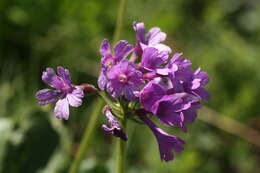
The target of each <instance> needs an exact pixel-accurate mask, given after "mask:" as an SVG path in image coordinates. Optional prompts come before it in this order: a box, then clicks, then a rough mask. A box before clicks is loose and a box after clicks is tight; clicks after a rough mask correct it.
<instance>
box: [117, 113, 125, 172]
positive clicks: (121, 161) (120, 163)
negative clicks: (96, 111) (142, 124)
mask: <svg viewBox="0 0 260 173" xmlns="http://www.w3.org/2000/svg"><path fill="white" fill-rule="evenodd" d="M126 122H127V121H126V117H125V116H124V119H123V120H121V126H122V128H123V129H124V130H125V132H126ZM125 160H126V142H125V141H123V140H122V139H120V138H116V173H124V170H125Z"/></svg>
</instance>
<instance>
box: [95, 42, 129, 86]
mask: <svg viewBox="0 0 260 173" xmlns="http://www.w3.org/2000/svg"><path fill="white" fill-rule="evenodd" d="M113 50H114V55H113V54H112V52H111V48H110V44H109V42H108V40H106V39H105V40H104V41H103V43H102V44H101V47H100V54H101V56H102V58H101V66H102V70H101V72H100V75H99V78H98V86H99V88H100V89H103V90H104V89H105V88H106V84H107V77H106V73H107V71H108V70H109V69H110V68H111V67H113V66H114V65H116V64H117V63H118V62H120V61H121V60H122V59H124V58H125V57H127V56H128V55H129V54H130V53H131V52H132V51H133V46H131V45H130V44H128V42H127V41H125V40H121V41H119V42H117V44H116V45H115V46H114V49H113Z"/></svg>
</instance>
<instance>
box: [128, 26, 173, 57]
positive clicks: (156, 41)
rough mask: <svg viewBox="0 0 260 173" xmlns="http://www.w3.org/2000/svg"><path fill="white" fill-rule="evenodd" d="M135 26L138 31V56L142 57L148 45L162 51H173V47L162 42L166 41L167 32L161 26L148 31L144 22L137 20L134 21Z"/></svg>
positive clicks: (136, 51)
mask: <svg viewBox="0 0 260 173" xmlns="http://www.w3.org/2000/svg"><path fill="white" fill-rule="evenodd" d="M133 28H134V30H135V32H136V47H135V53H136V55H137V56H139V57H141V56H142V54H143V50H144V49H145V48H146V47H154V48H156V49H158V50H159V51H160V52H166V53H168V54H169V53H171V48H170V47H168V46H166V45H164V44H162V43H161V42H163V41H165V39H166V34H165V33H164V32H162V31H161V29H160V28H158V27H153V28H151V29H150V30H149V31H148V32H146V30H145V26H144V23H137V22H134V23H133Z"/></svg>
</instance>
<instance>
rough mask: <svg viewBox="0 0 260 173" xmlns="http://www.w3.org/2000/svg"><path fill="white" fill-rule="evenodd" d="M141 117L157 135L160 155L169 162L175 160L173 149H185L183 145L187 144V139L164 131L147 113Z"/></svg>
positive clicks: (177, 150) (178, 150) (176, 150)
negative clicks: (184, 139)
mask: <svg viewBox="0 0 260 173" xmlns="http://www.w3.org/2000/svg"><path fill="white" fill-rule="evenodd" d="M140 118H141V119H142V120H143V121H144V122H145V123H146V125H148V127H149V128H150V129H151V130H152V132H153V134H154V136H155V137H156V139H157V143H158V146H159V150H160V156H161V159H162V160H163V161H166V162H167V161H170V160H173V158H174V155H173V151H174V152H181V151H183V145H184V144H185V141H183V140H182V139H180V138H178V137H177V136H172V135H170V134H168V133H166V132H164V131H163V130H162V129H160V128H159V127H157V126H156V125H155V124H154V123H153V122H152V121H151V120H150V119H149V118H148V117H146V116H145V115H142V116H140Z"/></svg>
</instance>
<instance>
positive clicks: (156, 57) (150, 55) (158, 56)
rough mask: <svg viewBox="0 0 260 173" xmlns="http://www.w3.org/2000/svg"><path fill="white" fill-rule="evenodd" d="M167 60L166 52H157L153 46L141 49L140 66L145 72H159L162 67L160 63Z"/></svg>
mask: <svg viewBox="0 0 260 173" xmlns="http://www.w3.org/2000/svg"><path fill="white" fill-rule="evenodd" d="M167 60H168V54H167V53H165V52H159V51H158V50H157V49H156V48H154V47H147V48H145V49H144V51H143V55H142V59H141V66H142V68H143V69H144V70H145V71H147V72H155V73H159V74H160V71H161V70H162V69H163V68H164V67H163V66H162V65H163V64H165V63H166V62H167Z"/></svg>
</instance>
